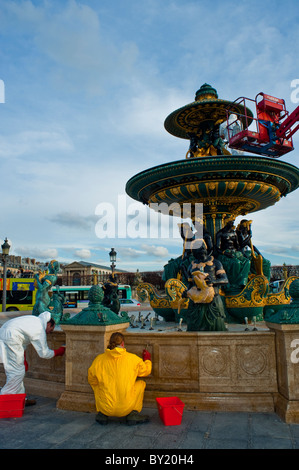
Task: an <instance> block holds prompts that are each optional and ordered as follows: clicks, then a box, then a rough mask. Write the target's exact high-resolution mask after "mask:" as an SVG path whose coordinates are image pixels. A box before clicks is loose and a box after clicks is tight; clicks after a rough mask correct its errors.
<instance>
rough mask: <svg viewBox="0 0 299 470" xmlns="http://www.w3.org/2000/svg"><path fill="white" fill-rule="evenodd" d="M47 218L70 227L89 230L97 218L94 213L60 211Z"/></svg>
mask: <svg viewBox="0 0 299 470" xmlns="http://www.w3.org/2000/svg"><path fill="white" fill-rule="evenodd" d="M49 220H50V221H51V222H54V223H56V224H58V225H62V226H65V227H68V228H72V229H79V230H90V229H91V228H92V227H93V226H94V225H95V222H96V220H97V218H96V217H95V216H94V215H89V216H82V215H79V214H76V213H72V212H61V213H59V214H56V215H54V216H53V217H50V218H49Z"/></svg>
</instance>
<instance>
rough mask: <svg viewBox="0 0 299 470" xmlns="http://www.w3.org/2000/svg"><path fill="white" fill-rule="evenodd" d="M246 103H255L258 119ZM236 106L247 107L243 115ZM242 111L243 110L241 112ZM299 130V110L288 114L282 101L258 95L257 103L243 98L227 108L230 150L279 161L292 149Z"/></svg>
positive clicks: (262, 94) (261, 94) (298, 108)
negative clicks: (249, 110)
mask: <svg viewBox="0 0 299 470" xmlns="http://www.w3.org/2000/svg"><path fill="white" fill-rule="evenodd" d="M247 101H251V102H254V104H255V109H256V118H254V117H252V115H251V114H250V115H249V112H248V107H247ZM234 104H241V105H243V106H244V114H240V113H239V112H236V107H234ZM239 109H240V108H239ZM298 129H299V106H297V108H296V109H295V110H294V111H293V112H292V113H291V114H289V113H288V111H287V110H286V106H285V101H284V100H283V99H281V98H275V97H274V96H270V95H267V94H265V93H258V94H257V95H256V97H255V99H254V100H252V99H250V98H245V97H241V98H238V99H237V100H235V101H234V102H233V103H232V105H231V106H230V107H229V108H227V133H228V146H229V147H230V148H232V149H236V150H241V151H247V152H252V153H257V154H259V155H266V156H271V157H280V156H281V155H284V154H286V153H288V152H290V151H291V150H293V149H294V147H293V140H292V136H293V135H294V133H295V132H296V131H297V130H298Z"/></svg>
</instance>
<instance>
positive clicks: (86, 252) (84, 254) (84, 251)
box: [74, 248, 91, 259]
mask: <svg viewBox="0 0 299 470" xmlns="http://www.w3.org/2000/svg"><path fill="white" fill-rule="evenodd" d="M74 254H75V256H76V257H77V256H78V257H79V258H80V259H88V258H90V257H91V252H90V250H87V249H86V248H82V249H81V250H76V251H75V253H74Z"/></svg>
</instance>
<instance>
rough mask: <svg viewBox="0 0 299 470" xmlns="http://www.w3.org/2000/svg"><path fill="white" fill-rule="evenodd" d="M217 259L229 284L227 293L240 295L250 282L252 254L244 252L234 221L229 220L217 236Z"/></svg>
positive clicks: (226, 288)
mask: <svg viewBox="0 0 299 470" xmlns="http://www.w3.org/2000/svg"><path fill="white" fill-rule="evenodd" d="M215 257H216V258H217V259H218V260H219V261H220V262H221V263H222V265H223V267H224V269H225V271H226V274H227V277H228V281H229V284H228V285H227V286H226V287H225V288H224V290H225V291H226V292H229V293H238V292H240V291H241V290H242V289H243V288H244V286H246V284H247V282H248V276H249V273H250V267H251V252H250V251H246V252H244V251H243V252H242V251H241V250H240V245H239V242H238V237H237V234H236V231H235V226H234V220H228V222H227V223H226V224H225V226H224V227H223V228H222V229H221V230H219V231H218V232H217V234H216V245H215Z"/></svg>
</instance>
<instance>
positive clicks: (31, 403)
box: [25, 398, 36, 406]
mask: <svg viewBox="0 0 299 470" xmlns="http://www.w3.org/2000/svg"><path fill="white" fill-rule="evenodd" d="M33 405H36V400H33V399H32V400H30V399H29V398H26V399H25V406H33Z"/></svg>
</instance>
